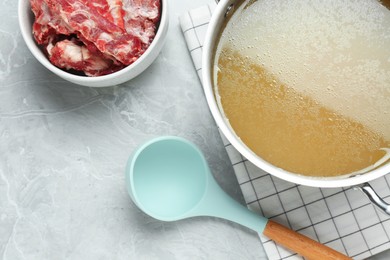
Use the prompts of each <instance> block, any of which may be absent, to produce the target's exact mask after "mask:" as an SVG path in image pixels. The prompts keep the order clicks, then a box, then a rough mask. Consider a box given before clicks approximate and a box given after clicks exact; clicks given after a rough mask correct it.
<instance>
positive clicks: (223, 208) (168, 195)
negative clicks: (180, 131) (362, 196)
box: [126, 136, 350, 259]
mask: <svg viewBox="0 0 390 260" xmlns="http://www.w3.org/2000/svg"><path fill="white" fill-rule="evenodd" d="M126 185H127V189H128V192H129V194H130V197H131V198H132V200H133V201H134V203H135V204H136V205H137V206H138V207H139V208H140V209H141V210H142V211H144V212H145V213H146V214H148V215H150V216H152V217H154V218H156V219H159V220H163V221H174V220H180V219H184V218H190V217H195V216H213V217H218V218H223V219H227V220H230V221H233V222H236V223H239V224H241V225H243V226H246V227H248V228H250V229H252V230H254V231H256V232H258V233H260V234H264V235H265V236H267V237H268V238H270V239H272V240H274V241H275V242H277V243H279V244H281V245H283V246H285V247H286V248H289V249H290V250H292V251H294V252H296V253H298V254H300V255H302V256H304V257H306V258H308V259H350V258H349V257H347V256H345V255H343V254H341V253H339V252H337V251H335V250H333V249H331V248H329V247H327V246H325V245H322V244H320V243H318V242H316V241H314V240H312V239H310V238H308V237H306V236H303V235H301V234H299V233H297V232H295V231H292V230H290V229H288V228H286V227H284V226H282V225H280V224H278V223H276V222H274V221H272V220H268V219H266V218H265V217H262V216H260V215H258V214H256V213H254V212H252V211H250V210H249V209H247V208H246V207H244V206H243V205H241V204H240V203H238V202H236V201H235V200H233V199H232V198H231V197H230V196H228V195H227V194H226V193H225V192H224V191H223V190H222V189H221V187H220V186H219V185H218V184H217V182H216V181H215V179H214V178H213V176H212V174H211V172H210V169H209V167H208V164H207V162H206V160H205V158H204V156H203V154H202V152H201V151H200V150H199V149H198V148H197V147H196V146H195V145H194V144H192V143H190V142H189V141H187V140H185V139H183V138H179V137H173V136H164V137H159V138H156V139H153V140H150V141H148V142H147V143H145V144H144V145H142V146H140V147H139V149H137V150H136V151H135V152H134V153H133V155H132V156H131V157H130V159H129V161H128V164H127V168H126Z"/></svg>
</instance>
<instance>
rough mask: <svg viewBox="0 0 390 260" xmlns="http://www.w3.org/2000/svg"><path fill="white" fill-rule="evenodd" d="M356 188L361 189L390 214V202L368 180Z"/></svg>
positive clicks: (375, 203)
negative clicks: (379, 194) (380, 195)
mask: <svg viewBox="0 0 390 260" xmlns="http://www.w3.org/2000/svg"><path fill="white" fill-rule="evenodd" d="M355 188H356V189H358V190H361V191H362V192H363V193H364V194H366V196H367V197H368V198H369V199H370V200H371V202H372V203H373V204H374V205H376V206H377V207H378V208H380V209H381V210H382V211H383V212H384V213H386V214H387V215H390V204H388V203H387V202H385V201H384V200H383V199H382V198H380V197H379V196H378V194H377V193H376V192H375V191H374V189H373V188H372V187H371V185H370V184H368V183H367V182H365V183H363V184H360V185H358V186H355Z"/></svg>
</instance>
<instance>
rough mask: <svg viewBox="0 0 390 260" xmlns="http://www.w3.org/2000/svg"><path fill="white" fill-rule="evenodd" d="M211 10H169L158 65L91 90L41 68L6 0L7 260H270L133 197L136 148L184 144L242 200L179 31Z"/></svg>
mask: <svg viewBox="0 0 390 260" xmlns="http://www.w3.org/2000/svg"><path fill="white" fill-rule="evenodd" d="M209 1H210V0H200V1H191V0H171V1H169V4H170V6H169V13H170V28H169V32H168V37H167V41H166V44H165V47H164V48H163V50H162V52H161V54H160V55H159V57H158V58H157V60H156V61H155V62H154V63H153V64H152V66H151V67H150V68H148V69H147V70H146V71H145V72H144V73H143V74H142V75H140V76H139V77H137V78H136V79H134V80H131V81H129V82H127V83H125V84H123V85H120V86H114V87H110V88H99V89H93V88H87V87H81V86H77V85H73V84H70V83H68V82H66V81H64V80H62V79H60V78H58V77H56V76H55V75H53V74H52V73H50V72H49V71H48V70H46V69H45V68H44V67H43V66H41V65H40V64H39V63H38V62H37V61H36V60H35V59H34V58H33V57H32V55H31V54H30V52H29V50H28V49H27V47H26V45H25V44H24V42H23V40H22V37H21V34H20V32H19V27H18V22H17V1H16V0H0V16H1V17H2V18H1V21H2V22H1V23H0V43H1V45H0V259H7V260H11V259H12V260H14V259H266V255H265V253H264V251H263V248H262V246H261V243H260V241H259V239H258V237H257V235H256V234H255V233H253V232H251V231H249V230H247V229H245V228H242V227H240V226H238V225H235V224H232V223H229V222H227V221H221V220H218V219H215V218H207V217H203V218H196V219H188V220H184V221H179V222H175V223H163V222H159V221H156V220H154V219H152V218H150V217H148V216H146V215H145V214H143V213H142V212H140V211H139V210H138V209H137V207H136V206H135V205H134V204H133V203H132V202H131V200H130V198H129V196H128V195H127V192H126V189H125V183H124V168H125V165H126V161H127V158H128V156H129V155H130V154H131V152H132V151H133V149H134V148H135V147H136V146H137V145H138V144H140V143H142V142H143V141H146V140H148V139H150V138H153V137H156V136H160V135H177V136H181V137H185V138H187V139H189V140H191V141H193V142H194V143H196V144H197V145H198V146H199V147H200V148H201V149H202V150H203V152H204V153H205V156H206V159H207V160H208V162H209V164H210V166H211V169H212V171H213V173H214V174H215V177H216V179H217V181H218V182H219V183H220V185H221V186H222V187H223V188H224V189H225V190H226V191H227V192H228V193H229V194H230V195H232V196H233V197H235V198H236V199H237V200H239V201H241V202H243V199H242V195H241V192H240V190H239V186H238V184H237V182H236V179H235V177H234V173H233V169H232V167H231V165H230V163H229V160H228V157H227V154H226V152H225V150H224V147H223V145H222V141H221V139H220V136H219V133H218V131H217V128H216V126H215V123H214V121H213V119H212V117H211V114H210V112H209V110H208V107H207V104H206V101H205V98H204V96H203V92H202V89H201V86H200V83H199V81H198V78H197V75H196V73H195V71H194V69H193V66H192V62H191V59H190V57H189V55H188V52H187V49H186V46H185V43H184V39H183V36H182V34H181V31H180V27H179V23H178V17H179V16H180V15H181V14H182V13H183V12H185V11H186V10H188V9H191V8H195V7H198V6H200V5H203V4H206V3H208V2H209ZM382 256H383V255H382ZM387 256H390V254H387ZM384 257H386V256H384ZM376 259H380V256H378V257H377V258H376Z"/></svg>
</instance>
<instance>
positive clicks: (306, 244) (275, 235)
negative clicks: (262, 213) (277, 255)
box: [263, 220, 352, 260]
mask: <svg viewBox="0 0 390 260" xmlns="http://www.w3.org/2000/svg"><path fill="white" fill-rule="evenodd" d="M263 234H264V235H265V236H267V237H268V238H270V239H272V240H273V241H275V242H276V243H278V244H280V245H282V246H284V247H286V248H288V249H290V250H292V251H293V252H296V253H298V254H299V255H301V256H303V257H305V258H306V259H313V260H314V259H320V260H325V259H332V260H338V259H340V260H341V259H342V260H344V259H352V258H350V257H348V256H346V255H343V254H341V253H340V252H337V251H336V250H334V249H332V248H330V247H327V246H325V245H323V244H321V243H319V242H317V241H315V240H313V239H311V238H308V237H307V236H304V235H302V234H299V233H298V232H295V231H293V230H291V229H289V228H286V227H285V226H283V225H281V224H278V223H276V222H274V221H272V220H268V222H267V225H266V227H265V229H264V231H263Z"/></svg>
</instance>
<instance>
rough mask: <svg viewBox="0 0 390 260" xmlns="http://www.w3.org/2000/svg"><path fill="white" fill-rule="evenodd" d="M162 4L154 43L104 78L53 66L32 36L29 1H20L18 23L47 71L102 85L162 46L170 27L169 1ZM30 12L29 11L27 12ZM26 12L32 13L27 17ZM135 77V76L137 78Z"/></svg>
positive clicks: (31, 15) (27, 42) (67, 77)
mask: <svg viewBox="0 0 390 260" xmlns="http://www.w3.org/2000/svg"><path fill="white" fill-rule="evenodd" d="M160 2H161V13H160V21H159V23H158V28H157V31H156V35H155V36H154V38H153V40H152V43H151V44H150V45H149V46H148V48H147V49H146V51H145V52H144V53H143V54H142V55H141V56H140V57H139V58H138V59H137V60H136V61H135V62H133V63H132V64H130V65H128V66H126V67H124V68H123V69H121V70H118V71H116V72H113V73H110V74H107V75H102V76H94V77H88V76H82V75H76V74H72V73H70V72H66V71H64V70H62V69H60V68H58V67H56V66H55V65H53V64H52V63H51V62H50V61H49V60H48V58H47V57H46V56H45V55H44V54H43V53H42V51H41V49H40V47H39V46H38V44H37V43H36V42H35V40H34V37H33V35H32V29H31V28H32V19H33V13H32V11H31V4H30V1H29V0H19V2H18V22H19V27H20V30H21V33H22V37H23V39H24V41H25V43H26V45H27V47H28V48H29V50H30V52H31V53H32V54H33V56H34V57H35V58H36V59H37V60H38V61H39V62H40V63H41V64H42V65H43V66H44V67H46V68H47V69H49V70H50V71H52V72H53V73H55V74H57V75H58V76H61V77H62V78H64V79H67V80H69V81H71V82H79V83H78V84H93V83H100V82H102V81H110V80H113V79H117V78H118V77H121V76H122V75H124V74H127V73H129V71H132V70H133V69H134V68H136V67H138V66H139V65H140V64H142V63H143V62H144V60H146V59H147V58H148V57H149V54H150V53H151V52H153V50H154V49H155V48H156V46H158V45H159V44H161V41H162V40H163V39H164V38H165V36H166V30H167V27H168V7H167V0H160ZM26 9H27V10H28V11H27V10H26ZM26 12H30V14H28V15H27V16H26ZM137 75H138V74H137ZM137 75H135V76H137Z"/></svg>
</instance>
